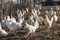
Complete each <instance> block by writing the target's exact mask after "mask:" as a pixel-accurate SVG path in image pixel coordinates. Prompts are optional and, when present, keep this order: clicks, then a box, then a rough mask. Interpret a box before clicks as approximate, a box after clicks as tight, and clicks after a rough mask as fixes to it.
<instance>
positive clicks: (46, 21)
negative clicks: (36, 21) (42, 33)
mask: <svg viewBox="0 0 60 40" xmlns="http://www.w3.org/2000/svg"><path fill="white" fill-rule="evenodd" d="M45 16H46V18H45V25H46V26H47V25H48V26H49V27H48V29H50V28H51V26H52V23H53V17H51V20H49V18H48V16H47V15H45Z"/></svg>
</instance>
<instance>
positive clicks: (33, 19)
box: [0, 7, 58, 37]
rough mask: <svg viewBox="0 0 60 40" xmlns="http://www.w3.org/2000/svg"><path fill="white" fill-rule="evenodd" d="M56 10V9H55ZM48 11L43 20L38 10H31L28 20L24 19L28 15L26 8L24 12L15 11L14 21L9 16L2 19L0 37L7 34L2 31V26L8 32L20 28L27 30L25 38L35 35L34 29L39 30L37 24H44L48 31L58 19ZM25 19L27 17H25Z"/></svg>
mask: <svg viewBox="0 0 60 40" xmlns="http://www.w3.org/2000/svg"><path fill="white" fill-rule="evenodd" d="M56 8H57V7H56ZM52 9H53V8H51V10H50V11H48V10H46V15H45V18H43V17H42V16H38V15H40V14H41V13H40V9H37V10H36V9H35V8H34V9H31V12H30V15H29V16H28V19H25V16H24V15H26V14H29V8H26V10H25V11H21V10H19V9H18V10H17V18H18V22H17V21H16V19H15V18H14V17H13V16H12V15H11V17H10V16H9V15H8V16H5V17H4V19H3V20H2V21H1V22H0V36H7V35H8V33H7V32H6V31H5V30H3V29H2V26H5V25H6V26H7V28H8V29H9V31H12V32H15V31H16V30H20V29H21V28H26V29H28V30H29V32H28V34H27V35H26V36H25V37H27V36H28V35H29V34H32V33H35V31H36V29H38V28H39V26H41V25H42V24H41V25H39V23H42V22H44V23H45V25H46V26H48V28H47V29H50V28H51V27H52V24H53V22H57V20H58V17H57V15H56V12H55V11H53V10H52ZM26 17H27V16H26Z"/></svg>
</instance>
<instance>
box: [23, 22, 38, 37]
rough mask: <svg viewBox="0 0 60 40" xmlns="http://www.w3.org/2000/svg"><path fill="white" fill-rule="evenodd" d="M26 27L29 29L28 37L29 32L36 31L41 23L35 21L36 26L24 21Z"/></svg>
mask: <svg viewBox="0 0 60 40" xmlns="http://www.w3.org/2000/svg"><path fill="white" fill-rule="evenodd" d="M24 27H25V28H26V29H28V30H29V32H28V34H27V35H26V36H25V37H27V36H28V35H29V34H32V33H35V31H36V29H37V28H38V27H39V23H38V21H35V23H34V26H32V25H29V24H28V23H27V22H24Z"/></svg>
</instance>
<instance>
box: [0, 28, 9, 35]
mask: <svg viewBox="0 0 60 40" xmlns="http://www.w3.org/2000/svg"><path fill="white" fill-rule="evenodd" d="M7 35H8V33H7V32H6V31H5V30H3V29H2V30H0V36H7Z"/></svg>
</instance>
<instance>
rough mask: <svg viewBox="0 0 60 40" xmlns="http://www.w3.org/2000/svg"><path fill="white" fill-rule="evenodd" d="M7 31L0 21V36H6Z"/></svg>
mask: <svg viewBox="0 0 60 40" xmlns="http://www.w3.org/2000/svg"><path fill="white" fill-rule="evenodd" d="M7 35H8V33H7V32H6V31H5V30H3V29H2V26H1V22H0V36H7Z"/></svg>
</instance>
